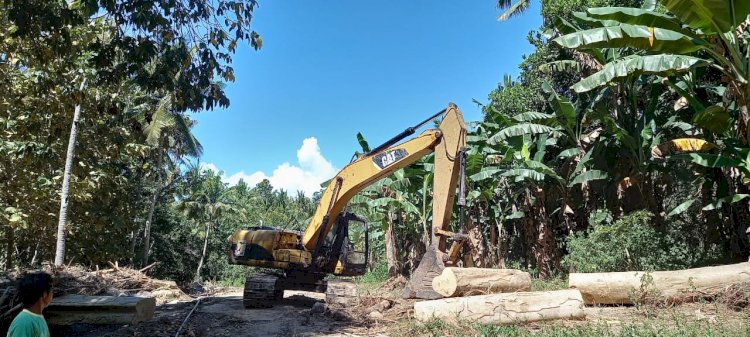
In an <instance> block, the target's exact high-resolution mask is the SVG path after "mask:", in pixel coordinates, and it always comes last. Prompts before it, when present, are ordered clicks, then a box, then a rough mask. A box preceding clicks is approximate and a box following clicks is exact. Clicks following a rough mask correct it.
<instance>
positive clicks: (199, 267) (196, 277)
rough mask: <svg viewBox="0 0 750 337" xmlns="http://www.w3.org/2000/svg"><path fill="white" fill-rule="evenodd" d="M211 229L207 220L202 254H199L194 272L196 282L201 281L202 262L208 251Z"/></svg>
mask: <svg viewBox="0 0 750 337" xmlns="http://www.w3.org/2000/svg"><path fill="white" fill-rule="evenodd" d="M211 227H213V223H212V222H211V221H210V220H209V221H208V222H206V238H205V239H204V240H203V253H202V254H201V259H200V261H198V269H196V270H195V281H196V282H198V281H200V280H201V269H202V268H203V260H204V259H205V258H206V250H207V249H208V235H209V234H210V233H211Z"/></svg>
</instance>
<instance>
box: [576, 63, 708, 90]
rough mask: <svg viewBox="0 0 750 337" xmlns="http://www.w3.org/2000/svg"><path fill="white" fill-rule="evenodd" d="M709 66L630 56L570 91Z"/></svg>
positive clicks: (582, 81) (607, 66)
mask: <svg viewBox="0 0 750 337" xmlns="http://www.w3.org/2000/svg"><path fill="white" fill-rule="evenodd" d="M709 64H710V61H706V60H704V59H700V58H697V57H692V56H684V55H645V56H640V55H632V56H628V57H625V58H622V59H620V60H617V61H614V62H610V63H607V64H606V65H605V66H604V68H603V69H602V70H600V71H598V72H596V73H595V74H593V75H591V76H589V77H586V78H584V79H582V80H581V81H579V82H578V83H576V84H574V85H573V87H572V89H573V90H574V91H576V92H577V93H583V92H588V91H591V90H593V89H595V88H597V87H600V86H603V85H606V84H609V83H611V82H615V81H618V80H621V79H624V78H628V77H629V76H632V75H638V74H654V75H659V76H672V75H675V74H678V73H683V72H686V71H688V70H691V69H693V68H696V67H704V66H707V65H709Z"/></svg>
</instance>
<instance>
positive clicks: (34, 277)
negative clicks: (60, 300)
mask: <svg viewBox="0 0 750 337" xmlns="http://www.w3.org/2000/svg"><path fill="white" fill-rule="evenodd" d="M48 291H52V275H50V274H47V273H45V272H37V273H29V274H26V275H24V276H23V277H22V278H21V280H19V281H18V298H19V299H20V300H21V302H22V303H23V307H24V308H29V307H31V306H33V305H34V303H36V301H38V300H39V299H40V298H42V296H44V294H45V293H46V292H48Z"/></svg>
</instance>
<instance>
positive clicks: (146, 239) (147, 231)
mask: <svg viewBox="0 0 750 337" xmlns="http://www.w3.org/2000/svg"><path fill="white" fill-rule="evenodd" d="M159 144H161V141H159ZM156 150H157V151H159V154H158V155H157V156H156V170H157V171H156V189H155V190H154V197H153V198H151V205H150V206H149V209H148V217H147V218H146V224H145V226H144V227H143V264H142V265H141V267H145V266H147V265H148V255H149V252H150V251H151V221H152V220H153V218H154V209H155V208H156V202H157V201H158V200H159V194H160V193H161V189H162V181H161V169H162V165H163V156H164V152H162V150H161V149H158V148H157V149H156Z"/></svg>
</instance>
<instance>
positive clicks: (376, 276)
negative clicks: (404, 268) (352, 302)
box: [359, 260, 388, 284]
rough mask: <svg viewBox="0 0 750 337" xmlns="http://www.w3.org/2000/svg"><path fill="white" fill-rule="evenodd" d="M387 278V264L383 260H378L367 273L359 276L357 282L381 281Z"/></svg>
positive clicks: (373, 282)
mask: <svg viewBox="0 0 750 337" xmlns="http://www.w3.org/2000/svg"><path fill="white" fill-rule="evenodd" d="M387 280H388V264H387V263H386V261H385V260H381V261H378V262H377V263H376V264H375V266H373V267H372V269H370V271H369V272H367V274H364V275H362V277H360V278H359V282H362V283H366V284H375V283H383V282H385V281H387Z"/></svg>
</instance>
